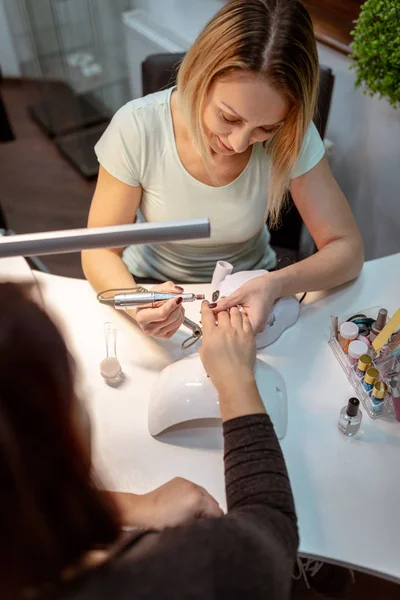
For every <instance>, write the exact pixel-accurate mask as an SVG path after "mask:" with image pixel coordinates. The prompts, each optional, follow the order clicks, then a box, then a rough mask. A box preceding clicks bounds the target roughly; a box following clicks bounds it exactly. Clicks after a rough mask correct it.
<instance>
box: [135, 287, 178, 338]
mask: <svg viewBox="0 0 400 600" xmlns="http://www.w3.org/2000/svg"><path fill="white" fill-rule="evenodd" d="M151 291H152V292H169V293H171V294H177V295H178V296H177V298H176V299H175V298H171V300H168V302H158V303H157V306H156V307H155V308H152V307H143V308H142V307H140V308H136V309H134V310H130V311H129V313H130V314H131V315H132V316H133V317H134V319H135V320H136V322H137V323H138V325H139V326H140V328H141V329H142V330H143V331H144V332H145V333H147V334H148V335H151V336H153V337H157V338H163V339H166V340H169V338H171V337H172V336H173V335H174V333H175V332H176V331H177V330H178V329H179V327H180V326H181V325H182V323H183V319H184V318H185V311H184V310H183V306H182V305H181V302H182V300H181V298H179V294H181V293H182V292H183V289H182V288H181V287H179V286H176V285H175V284H173V283H172V281H167V282H166V283H160V284H159V285H155V286H154V287H152V288H151Z"/></svg>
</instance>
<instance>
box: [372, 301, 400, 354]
mask: <svg viewBox="0 0 400 600" xmlns="http://www.w3.org/2000/svg"><path fill="white" fill-rule="evenodd" d="M398 327H400V308H399V309H398V310H397V311H396V312H395V314H394V315H393V317H392V318H391V319H390V321H388V323H387V324H386V326H385V327H384V328H383V329H382V331H381V332H380V333H379V334H378V335H377V336H376V338H375V339H374V341H373V342H372V346H373V348H374V350H375V352H378V351H379V350H380V349H381V348H383V346H384V345H385V344H386V343H387V342H388V340H389V338H390V336H391V335H393V333H394V332H395V331H396V329H397V328H398Z"/></svg>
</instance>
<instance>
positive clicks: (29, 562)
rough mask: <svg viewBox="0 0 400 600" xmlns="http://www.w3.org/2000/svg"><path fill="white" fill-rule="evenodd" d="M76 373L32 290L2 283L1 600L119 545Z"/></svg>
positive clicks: (113, 510) (53, 577) (0, 321)
mask: <svg viewBox="0 0 400 600" xmlns="http://www.w3.org/2000/svg"><path fill="white" fill-rule="evenodd" d="M75 410H76V397H75V392H74V375H73V365H72V360H71V358H70V355H69V352H68V350H67V347H66V344H65V342H64V340H63V337H62V335H61V333H60V332H59V330H58V329H57V327H56V326H55V324H54V323H53V322H52V320H51V319H50V318H49V316H48V315H47V314H46V312H45V311H44V310H42V309H41V308H40V307H39V305H38V304H36V303H35V302H34V301H33V300H32V299H31V295H30V288H29V286H27V285H17V284H13V283H1V284H0V597H1V598H7V599H9V598H14V597H17V595H19V594H20V592H21V590H22V588H24V587H25V586H27V585H28V586H31V585H33V586H36V585H40V584H41V583H45V582H51V581H54V580H56V579H57V578H58V575H59V573H60V571H61V570H62V569H63V568H64V567H65V566H67V565H70V564H72V563H75V562H76V561H79V559H80V557H81V556H83V555H84V554H85V553H86V552H87V551H89V550H91V549H94V548H99V547H103V548H104V547H105V546H107V545H109V544H110V543H112V542H113V541H114V540H115V539H116V538H117V536H118V531H119V522H118V517H117V511H116V508H115V506H114V504H113V502H112V500H111V498H110V497H109V495H108V494H105V493H103V492H100V491H99V490H98V488H97V487H96V485H95V484H94V483H93V481H92V480H91V479H90V457H89V452H88V449H85V446H84V444H83V442H82V439H81V438H80V431H79V429H78V426H77V424H76V416H75Z"/></svg>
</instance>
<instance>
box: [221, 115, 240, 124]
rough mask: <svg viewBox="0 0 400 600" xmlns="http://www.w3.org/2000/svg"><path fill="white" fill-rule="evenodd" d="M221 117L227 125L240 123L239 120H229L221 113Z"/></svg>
mask: <svg viewBox="0 0 400 600" xmlns="http://www.w3.org/2000/svg"><path fill="white" fill-rule="evenodd" d="M220 117H221V119H222V120H223V121H225V123H239V121H238V120H237V119H232V120H231V119H227V118H226V117H225V116H224V115H223V114H222V113H220Z"/></svg>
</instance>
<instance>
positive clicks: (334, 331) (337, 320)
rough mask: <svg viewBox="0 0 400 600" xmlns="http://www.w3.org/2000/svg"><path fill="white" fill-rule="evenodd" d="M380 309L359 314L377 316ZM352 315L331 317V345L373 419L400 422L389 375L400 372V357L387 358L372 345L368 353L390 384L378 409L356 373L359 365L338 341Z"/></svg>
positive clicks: (375, 308) (382, 376) (381, 379)
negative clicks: (344, 325)
mask: <svg viewBox="0 0 400 600" xmlns="http://www.w3.org/2000/svg"><path fill="white" fill-rule="evenodd" d="M379 309H380V307H379V306H375V307H372V308H368V309H366V310H360V311H359V313H358V314H363V315H365V316H366V317H370V318H376V316H377V314H378V312H379ZM352 316H353V315H352V314H349V315H347V316H345V317H336V316H332V317H331V330H330V336H329V345H330V347H331V349H332V351H333V353H334V355H335V356H336V358H337V360H338V361H339V363H340V365H341V367H342V369H343V371H344V372H345V373H346V376H347V379H348V380H349V381H350V383H351V385H352V387H353V389H354V392H355V394H356V396H357V398H358V399H359V400H360V402H361V403H362V405H363V407H364V409H365V411H366V412H367V414H368V415H369V416H370V417H371V419H386V420H391V421H396V422H398V421H397V419H396V415H395V412H394V408H393V403H392V396H391V389H390V376H388V374H389V373H390V372H392V371H394V370H396V371H397V372H398V373H400V361H399V358H392V357H387V358H386V359H384V358H382V357H380V356H378V355H377V353H376V352H375V350H374V349H373V347H372V346H370V347H369V350H368V354H369V355H370V356H371V358H372V364H371V366H373V367H376V368H377V369H378V371H379V373H380V378H379V380H380V381H383V382H385V383H386V384H387V386H388V391H387V393H386V396H385V398H384V401H383V402H382V404H381V405H380V406H379V409H377V407H376V406H374V405H373V404H372V402H371V394H370V393H368V392H367V391H366V390H365V388H364V386H363V382H362V379H360V378H359V377H358V376H357V375H356V368H357V365H355V366H353V365H351V364H350V362H349V360H348V356H347V354H346V353H345V352H344V351H343V350H342V347H341V346H340V344H339V341H338V332H339V328H340V325H341V324H342V323H344V322H345V321H347V320H348V319H350V318H351V317H352ZM388 320H389V317H388ZM388 367H390V368H388Z"/></svg>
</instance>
